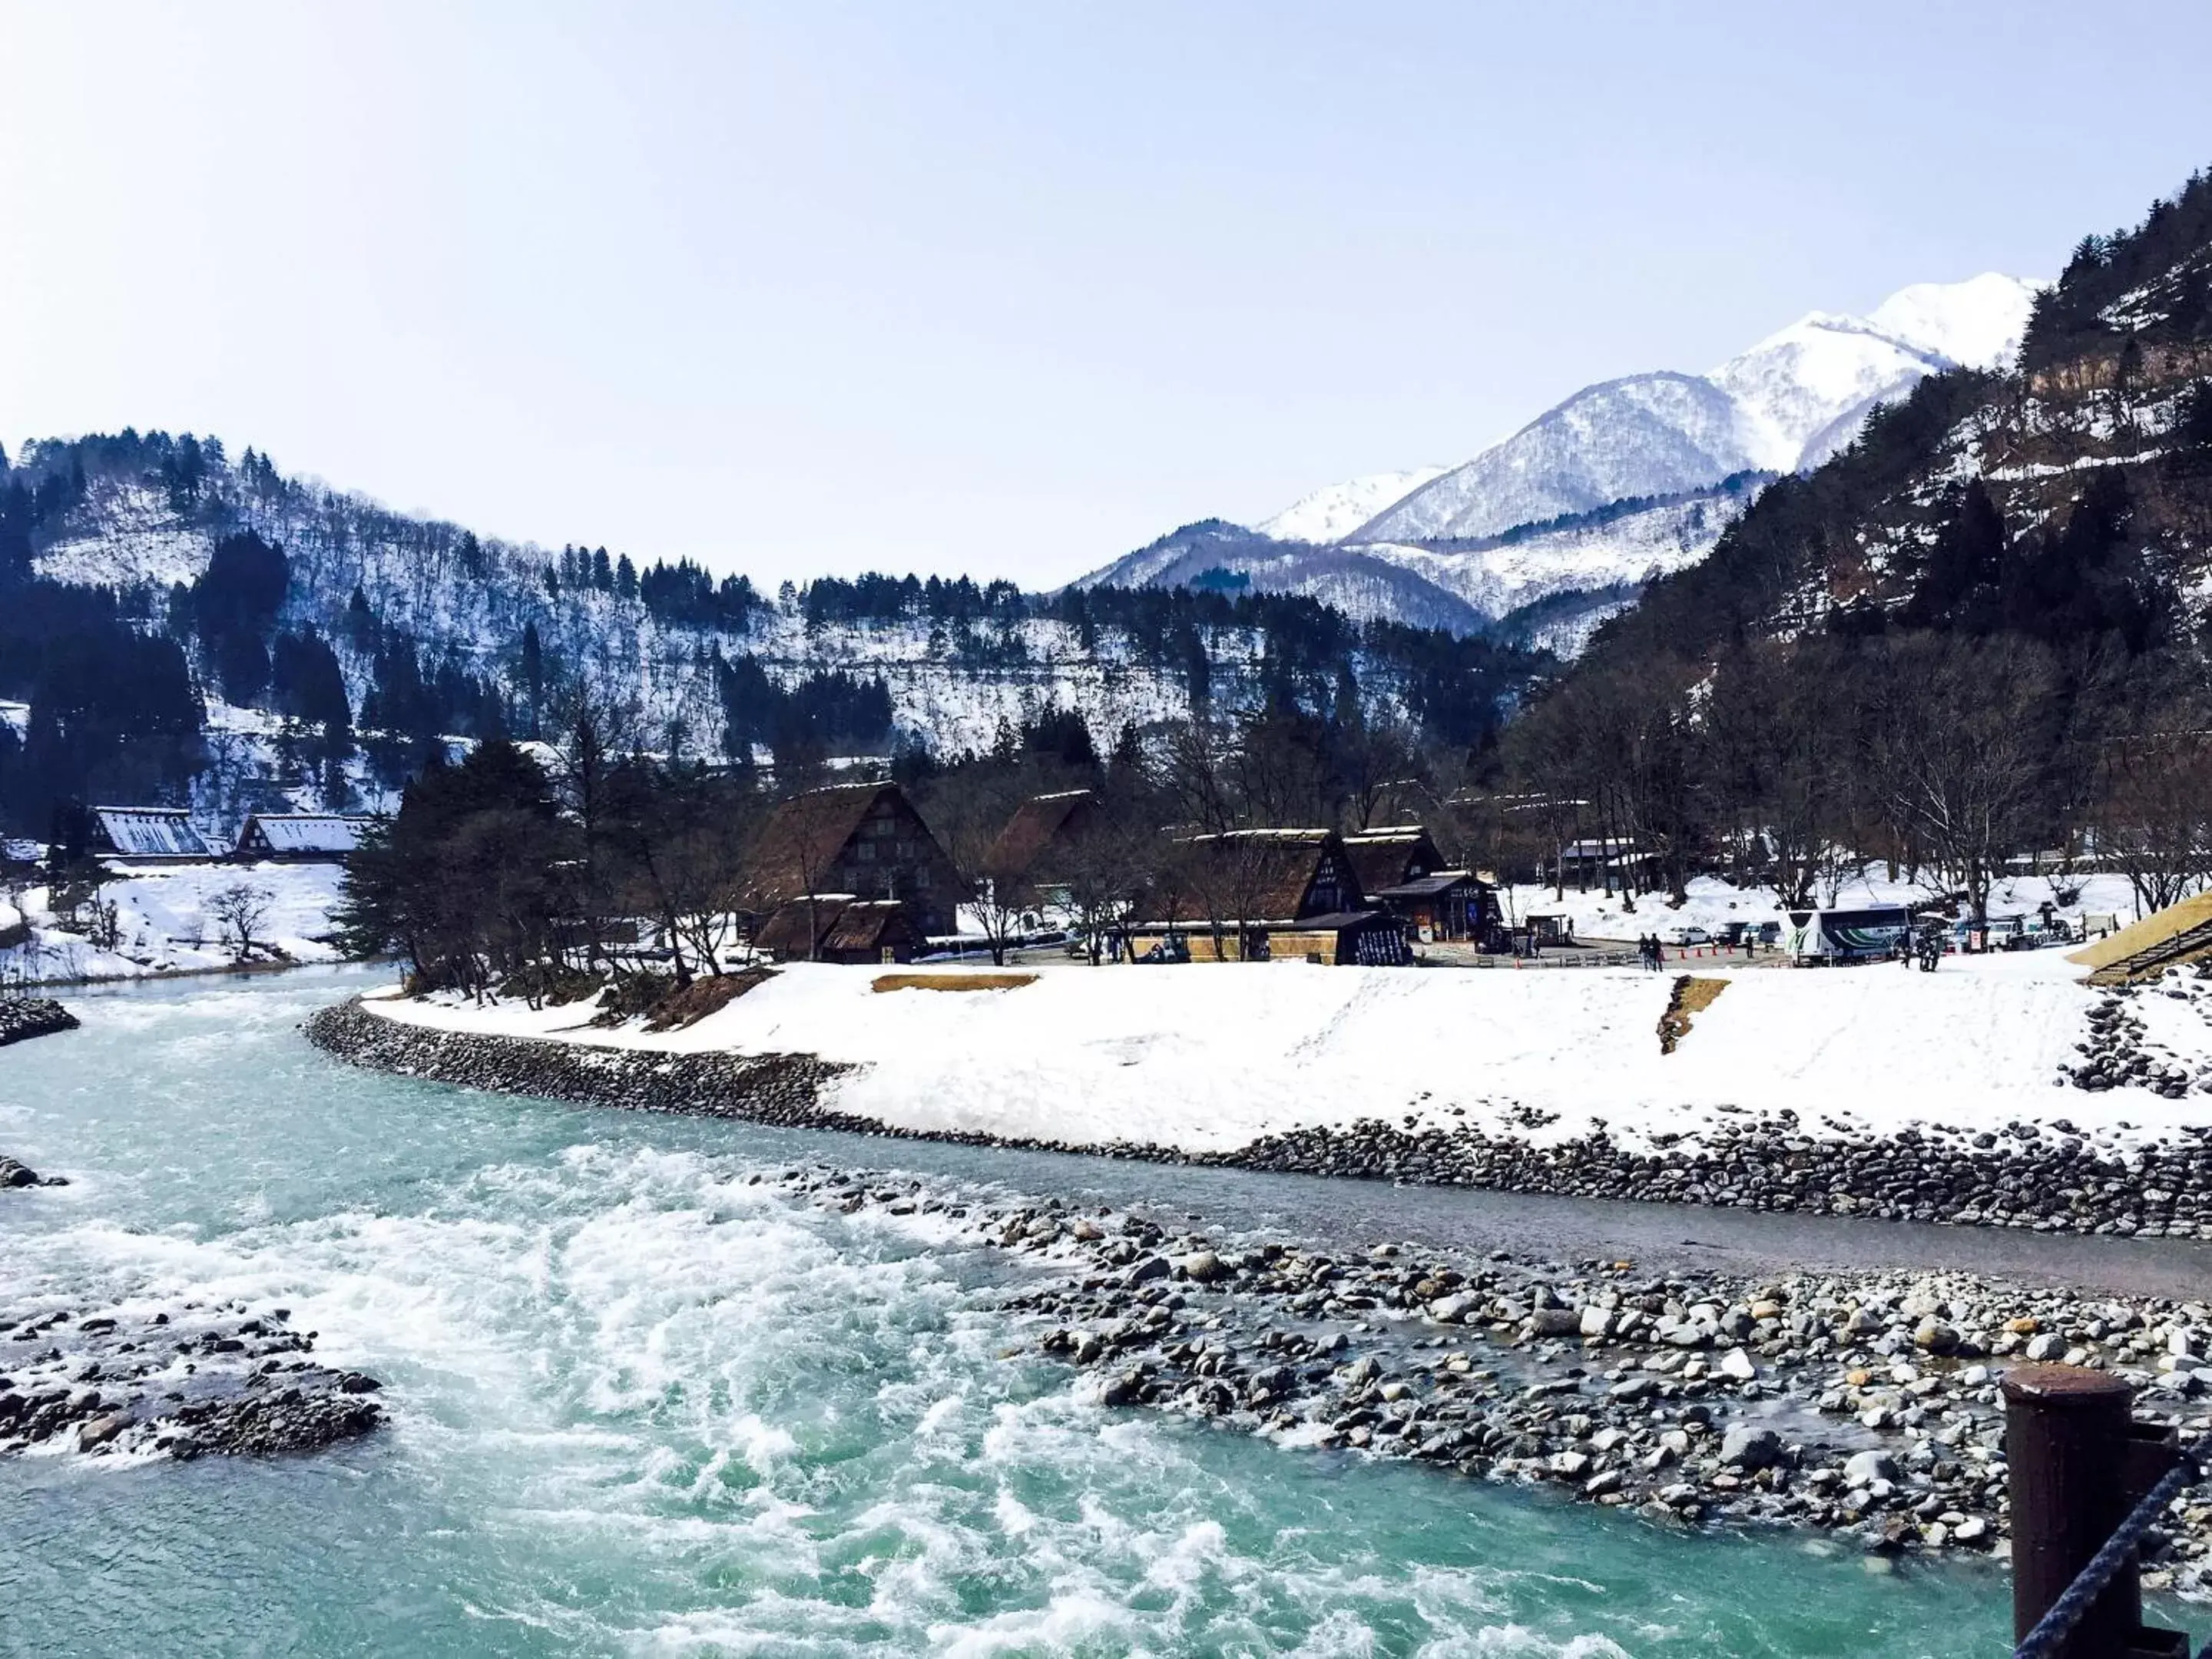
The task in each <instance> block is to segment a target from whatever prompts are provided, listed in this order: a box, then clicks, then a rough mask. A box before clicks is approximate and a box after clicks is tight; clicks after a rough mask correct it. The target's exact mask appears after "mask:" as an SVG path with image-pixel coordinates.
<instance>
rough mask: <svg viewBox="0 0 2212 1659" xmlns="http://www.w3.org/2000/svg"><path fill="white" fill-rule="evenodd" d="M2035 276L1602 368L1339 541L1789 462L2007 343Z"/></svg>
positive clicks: (1480, 531)
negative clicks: (1626, 368) (1655, 369)
mask: <svg viewBox="0 0 2212 1659" xmlns="http://www.w3.org/2000/svg"><path fill="white" fill-rule="evenodd" d="M2036 287H2037V285H2036V284H2034V283H2025V282H2021V281H2020V280H2019V279H2018V278H2015V277H2010V276H1996V275H1995V274H1989V275H1984V276H1977V277H1975V278H1973V279H1972V280H1971V281H1969V282H1965V283H1950V284H1937V283H1922V284H1919V285H1917V286H1916V287H1913V288H1908V289H1903V290H1901V291H1900V292H1899V293H1898V294H1896V295H1893V296H1892V297H1891V298H1890V299H1888V300H1887V301H1883V302H1882V304H1881V306H1880V307H1877V308H1876V311H1875V315H1874V316H1873V317H1868V318H1858V317H1838V316H1831V315H1828V314H1827V313H1822V312H1814V313H1810V314H1809V315H1808V316H1805V317H1802V318H1800V319H1798V320H1797V321H1796V322H1794V323H1792V324H1790V325H1789V326H1788V327H1787V328H1784V329H1782V330H1780V331H1778V332H1776V333H1773V334H1770V335H1768V336H1767V337H1765V339H1763V340H1761V341H1759V343H1757V344H1756V345H1754V346H1753V347H1752V348H1751V349H1749V350H1747V351H1745V352H1743V353H1741V354H1740V355H1739V356H1735V357H1731V358H1730V359H1729V361H1728V362H1724V363H1723V364H1721V365H1720V366H1719V367H1718V368H1715V369H1712V370H1711V371H1710V372H1709V373H1707V374H1701V375H1692V374H1671V373H1667V372H1660V373H1656V374H1637V375H1631V376H1629V377H1628V378H1626V379H1625V380H1608V381H1607V382H1605V383H1603V384H1602V385H1600V386H1590V387H1587V388H1585V389H1584V390H1583V391H1581V392H1577V393H1575V395H1574V396H1573V397H1571V398H1568V399H1567V400H1566V401H1565V403H1563V404H1559V405H1558V406H1557V407H1556V408H1553V409H1551V410H1547V411H1546V412H1545V413H1543V414H1542V415H1540V416H1537V417H1536V419H1534V421H1531V422H1529V423H1528V425H1527V426H1525V427H1523V428H1522V429H1521V430H1520V431H1519V432H1517V433H1516V434H1514V435H1513V436H1511V437H1510V438H1508V439H1506V440H1505V441H1504V442H1503V443H1500V444H1497V445H1493V446H1492V447H1491V448H1489V449H1486V450H1485V451H1484V452H1483V453H1481V454H1480V455H1478V456H1476V457H1475V458H1474V459H1473V460H1471V461H1468V463H1466V464H1465V465H1462V466H1458V467H1455V468H1454V469H1453V470H1452V471H1449V472H1447V473H1444V474H1443V475H1442V476H1441V477H1437V478H1436V479H1434V480H1432V481H1431V483H1427V484H1425V485H1424V486H1422V487H1421V488H1419V489H1415V490H1413V491H1412V492H1410V493H1409V494H1408V495H1406V496H1405V497H1404V498H1403V499H1401V500H1400V501H1396V502H1394V503H1393V504H1392V505H1391V506H1389V507H1386V508H1384V509H1383V511H1382V512H1380V513H1376V515H1375V517H1374V518H1372V519H1370V520H1368V522H1367V523H1366V524H1364V525H1363V526H1361V527H1360V528H1359V529H1358V531H1357V532H1353V533H1352V535H1351V536H1348V537H1346V538H1342V539H1345V540H1349V541H1362V542H1366V541H1425V540H1433V539H1436V538H1442V537H1462V536H1493V535H1496V534H1498V532H1501V531H1504V530H1507V529H1510V528H1511V527H1512V526H1515V525H1519V524H1526V523H1528V522H1529V521H1531V520H1537V519H1546V518H1553V517H1557V516H1559V515H1560V514H1562V513H1586V512H1589V511H1590V510H1591V509H1592V508H1594V507H1601V506H1603V505H1604V504H1605V503H1607V501H1617V500H1620V499H1621V498H1622V497H1624V496H1630V495H1667V494H1672V493H1674V492H1675V491H1678V490H1682V489H1694V488H1696V487H1698V486H1699V485H1700V484H1708V483H1714V482H1716V481H1717V480H1718V479H1720V478H1723V477H1727V476H1728V475H1729V474H1730V473H1733V472H1742V471H1754V470H1756V471H1770V472H1794V471H1800V470H1802V468H1804V467H1807V466H1810V465H1817V464H1818V463H1819V462H1820V461H1821V460H1824V459H1826V457H1827V455H1828V454H1830V453H1832V452H1833V451H1835V450H1836V449H1838V448H1841V447H1843V445H1844V443H1846V442H1848V441H1850V435H1852V434H1854V433H1856V432H1857V429H1858V426H1859V423H1860V422H1862V421H1863V420H1864V419H1865V418H1866V415H1867V412H1868V411H1869V410H1871V409H1873V408H1874V407H1875V405H1876V404H1881V403H1887V402H1888V401H1890V400H1891V399H1893V398H1899V397H1902V396H1903V395H1904V394H1905V392H1909V391H1911V389H1912V388H1913V387H1914V386H1917V385H1918V384H1919V383H1920V381H1921V380H1923V379H1925V378H1926V377H1927V376H1928V375H1929V374H1937V373H1940V372H1941V371H1942V370H1943V369H1946V368H1954V367H1958V366H1961V365H1963V366H1966V367H1969V368H1994V367H1996V365H1997V364H1998V363H1999V362H2003V361H2006V360H2008V359H2009V358H2010V357H2011V356H2013V355H2014V354H2015V353H2016V352H2017V351H2018V350H2019V349H2020V339H2021V333H2022V331H2024V330H2025V329H2026V328H2027V313H2028V308H2029V307H2030V306H2031V305H2032V304H2033V301H2034V297H2035V291H2036Z"/></svg>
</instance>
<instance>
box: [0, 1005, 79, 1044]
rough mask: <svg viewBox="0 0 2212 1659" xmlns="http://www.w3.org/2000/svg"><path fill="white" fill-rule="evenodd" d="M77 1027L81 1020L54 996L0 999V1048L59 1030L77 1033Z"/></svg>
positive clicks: (50, 1034)
mask: <svg viewBox="0 0 2212 1659" xmlns="http://www.w3.org/2000/svg"><path fill="white" fill-rule="evenodd" d="M77 1024H78V1021H77V1017H76V1015H75V1014H73V1013H71V1012H70V1011H69V1010H68V1009H66V1008H64V1007H63V1006H61V1004H60V1003H58V1002H56V1001H55V1000H53V999H52V997H0V1048H6V1047H7V1046H8V1045H9V1043H11V1042H25V1041H27V1039H29V1038H31V1037H35V1036H52V1034H53V1033H55V1032H56V1031H74V1030H76V1028H77Z"/></svg>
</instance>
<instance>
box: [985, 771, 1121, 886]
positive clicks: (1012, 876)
mask: <svg viewBox="0 0 2212 1659" xmlns="http://www.w3.org/2000/svg"><path fill="white" fill-rule="evenodd" d="M1097 810H1098V797H1097V795H1096V794H1095V793H1092V792H1091V791H1090V790H1088V789H1065V790H1062V791H1060V793H1057V794H1052V795H1032V796H1030V798H1029V799H1027V800H1025V801H1024V802H1023V803H1022V804H1021V805H1019V806H1017V807H1016V808H1015V809H1014V815H1013V817H1010V818H1008V819H1007V820H1006V828H1005V829H1001V830H1000V831H999V836H998V839H997V840H995V841H994V842H992V843H991V848H990V851H989V852H988V853H987V854H984V858H983V869H984V872H986V873H987V875H989V876H990V878H991V879H992V880H994V881H997V882H1005V883H1018V884H1035V883H1037V882H1048V881H1053V880H1056V879H1058V878H1059V876H1060V871H1059V869H1058V867H1057V864H1058V857H1059V855H1060V854H1063V853H1065V852H1066V849H1067V848H1068V847H1069V846H1070V845H1071V844H1072V843H1073V842H1074V841H1075V840H1076V838H1077V837H1079V836H1081V835H1082V834H1083V832H1084V829H1085V826H1086V825H1087V824H1088V823H1090V822H1091V819H1092V818H1093V817H1096V815H1097Z"/></svg>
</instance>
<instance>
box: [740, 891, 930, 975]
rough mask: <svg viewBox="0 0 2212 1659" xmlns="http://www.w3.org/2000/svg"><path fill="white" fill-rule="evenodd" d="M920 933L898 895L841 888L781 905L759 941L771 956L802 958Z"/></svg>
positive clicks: (756, 942)
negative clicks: (857, 894)
mask: <svg viewBox="0 0 2212 1659" xmlns="http://www.w3.org/2000/svg"><path fill="white" fill-rule="evenodd" d="M810 930H811V934H812V938H811V939H809V937H808V935H809V933H810ZM914 937H915V931H914V924H913V922H912V921H911V919H909V918H908V915H907V910H906V906H905V905H903V904H902V903H901V902H899V901H898V900H896V899H856V898H854V897H853V896H850V895H849V894H845V893H836V894H831V895H829V896H824V897H817V898H814V899H811V900H810V899H803V898H802V899H793V900H792V901H791V902H789V903H788V904H783V905H780V906H778V907H777V908H776V910H775V914H774V915H771V916H769V919H768V920H767V921H764V922H763V923H762V924H761V930H760V933H759V934H758V935H757V937H756V938H755V939H754V940H753V944H754V945H755V947H756V948H757V949H759V950H762V951H767V952H768V953H769V955H771V956H775V957H783V958H785V959H786V960H787V961H794V962H797V961H804V960H805V959H806V958H808V957H814V956H830V955H835V954H837V953H840V952H842V951H877V950H879V949H881V948H882V947H883V946H884V945H897V944H899V943H901V942H902V941H910V940H912V939H914Z"/></svg>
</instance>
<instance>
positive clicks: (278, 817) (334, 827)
mask: <svg viewBox="0 0 2212 1659" xmlns="http://www.w3.org/2000/svg"><path fill="white" fill-rule="evenodd" d="M371 822H372V820H371V819H369V818H368V817H365V816H362V815H356V814H348V813H343V812H256V813H254V814H253V815H252V817H249V818H247V819H246V823H245V824H244V825H243V826H242V827H241V828H240V829H239V832H238V846H237V848H236V849H235V850H234V852H233V853H232V854H231V856H232V857H234V858H236V859H241V860H256V861H261V860H273V861H276V862H279V863H286V864H337V863H341V862H343V860H344V859H345V856H346V854H349V853H350V852H352V851H353V850H354V849H355V848H357V847H359V846H360V845H361V836H362V830H364V829H367V828H368V826H369V824H370V823H371Z"/></svg>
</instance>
